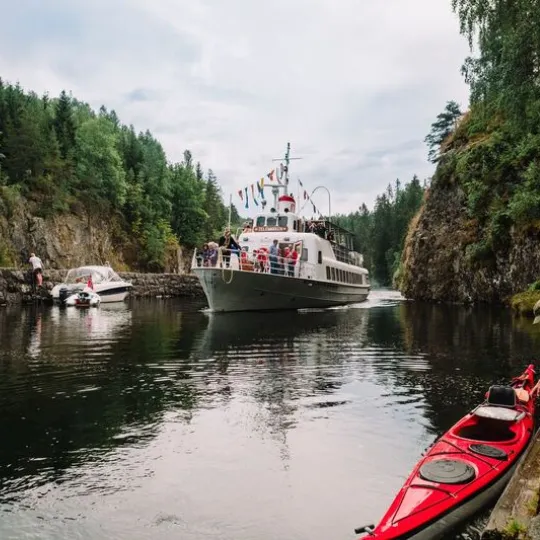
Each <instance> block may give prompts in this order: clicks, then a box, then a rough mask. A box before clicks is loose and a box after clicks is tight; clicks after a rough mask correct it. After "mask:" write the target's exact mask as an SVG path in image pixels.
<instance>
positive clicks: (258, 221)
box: [256, 216, 265, 227]
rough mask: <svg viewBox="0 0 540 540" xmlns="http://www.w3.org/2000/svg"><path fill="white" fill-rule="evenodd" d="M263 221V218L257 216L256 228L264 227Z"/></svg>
mask: <svg viewBox="0 0 540 540" xmlns="http://www.w3.org/2000/svg"><path fill="white" fill-rule="evenodd" d="M264 219H265V218H264V216H259V217H258V218H257V224H256V226H257V227H264Z"/></svg>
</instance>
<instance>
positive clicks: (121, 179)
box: [75, 117, 127, 208]
mask: <svg viewBox="0 0 540 540" xmlns="http://www.w3.org/2000/svg"><path fill="white" fill-rule="evenodd" d="M116 144H117V135H116V134H115V132H114V126H113V125H112V124H111V123H110V122H109V120H107V119H106V118H103V117H100V118H94V119H91V120H87V121H86V122H85V123H84V124H82V126H80V127H79V129H78V130H77V136H76V148H75V155H76V161H77V168H76V171H77V178H78V181H79V182H78V186H77V187H78V188H79V190H80V192H81V193H85V195H86V196H88V202H90V203H92V204H95V203H96V202H97V201H100V200H101V201H103V202H105V201H108V202H109V203H110V206H112V207H113V208H120V207H121V206H122V205H123V204H124V202H125V199H126V189H127V186H126V180H125V172H124V170H123V168H122V160H121V158H120V154H119V153H118V150H117V149H116Z"/></svg>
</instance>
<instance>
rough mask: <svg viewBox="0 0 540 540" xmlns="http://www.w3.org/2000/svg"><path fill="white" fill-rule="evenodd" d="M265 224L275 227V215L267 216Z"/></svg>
mask: <svg viewBox="0 0 540 540" xmlns="http://www.w3.org/2000/svg"><path fill="white" fill-rule="evenodd" d="M266 225H267V226H268V227H275V226H276V218H275V217H269V218H268V219H267V220H266Z"/></svg>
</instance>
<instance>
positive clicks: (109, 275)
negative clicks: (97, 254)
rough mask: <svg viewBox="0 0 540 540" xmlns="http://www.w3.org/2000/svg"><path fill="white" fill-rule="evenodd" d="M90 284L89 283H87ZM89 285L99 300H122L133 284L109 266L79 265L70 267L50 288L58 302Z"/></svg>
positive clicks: (62, 301)
mask: <svg viewBox="0 0 540 540" xmlns="http://www.w3.org/2000/svg"><path fill="white" fill-rule="evenodd" d="M89 284H90V285H89ZM87 286H89V287H90V288H91V289H92V290H93V291H94V292H95V293H97V294H98V295H99V297H100V298H101V302H104V303H105V302H123V301H124V300H125V299H126V297H127V295H128V294H129V292H130V290H131V289H132V288H133V285H132V284H131V283H130V282H129V281H125V280H123V279H122V278H121V277H120V276H119V275H118V274H117V273H116V272H115V271H114V270H113V269H112V268H111V267H110V266H108V265H107V263H106V264H105V266H91V265H90V266H79V267H77V268H71V269H70V270H69V271H68V273H67V274H66V277H65V279H64V281H63V282H62V283H59V284H57V285H55V286H54V287H53V288H52V290H51V296H52V299H53V301H55V302H59V303H60V304H63V303H65V301H66V299H67V298H68V297H69V296H71V295H72V294H75V293H77V292H79V291H82V290H84V289H85V287H87Z"/></svg>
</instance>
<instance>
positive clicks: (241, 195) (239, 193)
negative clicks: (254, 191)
mask: <svg viewBox="0 0 540 540" xmlns="http://www.w3.org/2000/svg"><path fill="white" fill-rule="evenodd" d="M238 195H240V199H241V200H242V202H244V194H243V193H242V190H241V189H239V190H238Z"/></svg>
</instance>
